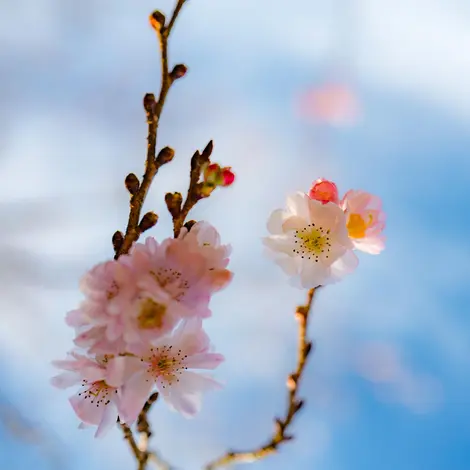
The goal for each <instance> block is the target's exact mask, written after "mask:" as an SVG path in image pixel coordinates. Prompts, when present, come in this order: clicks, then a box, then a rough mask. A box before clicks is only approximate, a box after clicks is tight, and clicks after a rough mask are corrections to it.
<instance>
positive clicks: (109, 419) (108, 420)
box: [95, 402, 118, 438]
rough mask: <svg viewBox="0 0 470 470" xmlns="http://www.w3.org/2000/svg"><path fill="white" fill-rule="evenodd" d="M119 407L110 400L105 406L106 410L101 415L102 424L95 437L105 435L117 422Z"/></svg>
mask: <svg viewBox="0 0 470 470" xmlns="http://www.w3.org/2000/svg"><path fill="white" fill-rule="evenodd" d="M117 416H118V414H117V408H116V405H115V404H114V403H113V402H110V403H109V404H108V405H106V406H105V407H104V412H103V414H102V416H101V421H100V424H99V425H98V429H97V430H96V433H95V437H96V438H100V437H103V436H104V435H105V434H106V433H107V432H108V431H109V430H110V429H111V428H112V427H113V426H114V425H115V424H116V420H117Z"/></svg>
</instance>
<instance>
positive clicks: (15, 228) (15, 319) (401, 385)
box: [0, 0, 470, 470]
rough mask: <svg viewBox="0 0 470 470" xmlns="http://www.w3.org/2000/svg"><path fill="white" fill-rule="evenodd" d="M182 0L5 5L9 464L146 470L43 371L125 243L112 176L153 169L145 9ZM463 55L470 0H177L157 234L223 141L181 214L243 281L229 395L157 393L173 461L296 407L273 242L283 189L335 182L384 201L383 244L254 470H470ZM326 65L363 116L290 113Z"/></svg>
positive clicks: (335, 314)
mask: <svg viewBox="0 0 470 470" xmlns="http://www.w3.org/2000/svg"><path fill="white" fill-rule="evenodd" d="M172 3H173V2H170V1H169V0H168V1H164V0H158V1H155V0H154V1H150V0H141V1H139V2H131V1H128V0H119V1H111V0H102V1H101V2H96V1H94V0H81V1H80V2H73V1H71V0H36V1H35V2H28V1H26V0H19V1H16V2H6V3H5V2H4V4H3V5H2V6H1V14H0V51H1V52H0V83H1V86H0V103H1V104H2V106H1V107H0V164H1V171H2V175H3V178H2V185H0V214H1V215H2V222H3V227H2V228H3V229H2V232H1V234H0V254H1V258H2V262H1V268H0V278H1V281H2V282H1V284H0V285H1V296H0V312H1V313H0V315H1V316H0V318H1V324H0V326H1V328H0V372H1V373H2V379H3V380H2V383H1V385H0V417H1V418H2V420H1V424H0V468H9V469H18V470H26V469H28V470H29V469H32V468H34V469H35V470H43V469H44V470H46V469H47V470H49V469H56V468H57V469H62V470H74V469H83V468H87V469H89V470H98V469H103V468H112V469H114V470H129V469H133V468H135V463H134V461H133V460H132V457H131V456H130V453H129V451H128V449H127V446H126V445H125V443H124V442H122V439H121V435H120V434H119V432H118V430H113V431H112V432H111V433H110V435H109V436H108V437H106V438H105V439H104V440H101V441H95V440H94V439H93V436H92V433H90V432H86V431H79V430H78V429H77V425H78V420H77V419H76V417H75V416H74V414H73V411H72V409H71V408H70V407H69V405H68V402H67V397H68V396H69V393H68V391H65V392H64V391H60V390H55V389H52V388H51V387H50V385H49V382H48V381H49V378H50V376H51V375H52V374H53V373H54V370H53V369H52V368H51V367H50V365H49V363H50V361H51V360H52V359H56V358H61V357H63V356H64V355H65V353H66V351H67V350H68V349H69V348H70V346H71V341H72V337H73V332H72V331H71V330H70V329H69V328H67V327H66V326H65V324H64V322H63V319H64V315H65V313H66V312H67V311H68V310H71V309H72V308H74V307H75V305H76V304H77V303H78V302H79V301H80V293H79V291H78V288H77V282H78V278H79V276H81V275H82V274H83V273H84V272H85V271H86V270H87V269H89V268H90V267H91V266H92V265H94V264H95V263H97V262H99V261H102V260H104V259H107V258H109V257H111V256H112V248H111V242H110V240H111V235H112V234H113V233H114V231H115V230H117V229H121V230H122V229H124V228H125V223H126V221H127V214H128V196H127V194H126V191H125V190H124V186H123V180H124V177H125V175H126V174H127V173H129V172H130V171H133V172H135V173H136V174H139V175H140V174H141V172H142V168H143V162H144V154H145V146H146V142H145V137H146V125H145V116H144V112H143V110H142V104H141V103H142V97H143V95H144V94H145V93H146V92H157V91H158V89H159V53H158V50H157V47H156V44H157V43H156V39H155V38H154V36H153V34H152V31H151V29H150V27H149V26H148V23H147V17H148V14H149V13H150V12H151V11H152V10H153V9H155V8H160V9H162V10H163V11H166V12H169V11H170V8H171V6H172ZM469 47H470V4H469V3H468V1H465V0H393V1H392V0H351V1H346V0H334V1H333V0H332V1H329V2H325V1H317V0H291V1H290V2H287V3H286V2H281V1H277V0H224V1H218V2H216V1H213V0H192V1H191V2H189V4H188V6H187V7H185V10H184V12H183V14H182V15H181V17H180V19H179V20H178V23H177V26H176V28H175V30H174V35H173V37H172V41H171V47H170V54H171V60H172V63H177V62H184V63H186V64H187V65H188V67H189V69H190V73H189V74H188V75H187V77H185V78H184V79H183V80H181V81H179V82H178V83H176V84H175V86H174V88H173V89H172V90H171V92H170V96H169V99H168V101H167V106H166V107H165V111H164V113H163V118H162V121H161V128H160V133H159V145H160V146H165V145H170V146H172V147H174V148H175V150H176V158H175V160H174V161H173V162H172V164H171V165H168V166H166V167H165V168H163V169H162V171H161V172H160V173H159V175H158V177H157V178H156V180H155V184H154V187H153V188H152V191H151V193H150V195H149V197H148V200H147V205H146V207H147V208H148V209H149V210H150V209H153V210H156V211H157V212H158V213H159V214H160V221H159V223H158V225H157V227H156V229H155V230H154V231H153V233H152V235H154V236H156V237H159V238H162V237H166V236H169V235H170V233H171V226H170V220H169V217H168V215H167V214H166V209H165V207H164V203H163V196H164V194H165V192H167V191H170V190H171V191H176V190H180V191H182V192H184V191H185V190H186V187H187V172H188V168H189V159H190V157H191V155H192V153H193V152H194V150H196V149H202V148H203V147H204V146H205V145H206V143H207V142H208V141H209V140H210V139H214V142H215V150H214V156H213V159H214V160H215V161H219V162H220V163H221V164H225V165H231V166H233V168H234V169H235V171H236V174H237V182H236V185H234V186H233V187H231V188H229V189H226V190H223V191H222V190H221V191H217V192H216V193H215V194H214V195H213V197H211V198H210V199H209V200H207V201H204V202H202V203H201V204H200V205H199V206H198V207H197V208H196V210H195V211H194V213H193V214H192V217H193V218H195V219H205V220H208V221H210V222H211V223H212V224H214V225H215V226H216V227H217V228H218V229H219V231H220V232H221V235H222V237H223V240H224V241H225V242H228V243H231V244H232V245H233V257H232V262H231V267H232V269H233V271H234V272H235V278H234V281H233V283H232V285H231V286H230V288H228V289H226V290H225V291H223V292H221V293H220V294H218V295H217V296H216V297H214V299H213V304H212V306H213V311H214V316H213V318H212V319H210V320H208V321H207V328H208V331H209V332H210V334H211V337H212V338H213V342H214V343H215V345H216V347H217V349H218V350H219V351H220V352H222V353H223V354H224V355H225V356H226V359H227V360H226V363H225V364H223V365H222V366H221V367H220V369H219V371H218V372H217V377H218V378H220V379H221V380H222V381H224V382H225V384H226V387H225V389H224V390H223V391H221V392H216V393H213V394H211V395H208V396H207V397H206V399H205V402H204V408H203V411H202V412H201V414H200V415H199V416H198V417H197V418H196V419H194V420H192V421H188V420H185V419H184V418H182V417H180V416H179V415H177V414H175V413H172V412H170V411H168V410H167V409H165V407H164V406H163V405H162V404H159V405H158V406H156V407H155V409H154V410H153V412H152V414H151V417H152V424H153V427H154V430H155V438H154V439H153V443H154V444H155V445H157V446H158V448H159V449H160V451H161V452H162V453H163V454H164V455H165V457H166V458H167V459H168V460H171V461H172V462H173V463H174V464H175V465H176V467H177V468H178V469H184V470H195V469H199V468H201V466H202V464H203V463H204V462H206V461H207V460H209V459H211V458H213V457H214V456H216V455H218V454H220V453H221V452H223V451H224V450H225V449H226V448H228V447H232V448H245V447H251V446H254V445H258V444H259V443H262V442H263V441H264V440H265V439H266V437H267V436H268V434H269V433H270V432H271V430H272V420H273V417H274V416H275V415H276V414H279V413H281V412H282V411H283V410H284V406H285V386H284V383H285V378H286V376H287V373H288V372H289V371H290V370H291V369H292V367H293V365H294V363H295V347H296V324H295V321H294V317H293V312H294V308H295V305H297V304H298V303H301V302H303V301H304V298H305V294H304V292H302V291H300V290H296V289H294V288H291V287H289V285H288V283H287V281H286V278H285V277H284V275H283V273H282V272H281V271H280V270H279V269H278V268H277V267H276V266H274V265H273V264H272V262H271V261H269V260H268V259H267V258H266V257H265V256H264V254H263V248H262V245H261V242H260V237H262V236H264V235H265V234H266V231H265V223H266V219H267V217H268V215H269V213H270V212H271V211H272V210H273V209H275V208H277V207H281V206H282V205H283V203H284V200H285V197H286V196H287V195H288V194H289V193H291V192H292V191H296V190H308V188H309V186H310V184H311V182H312V181H313V180H314V179H316V178H318V177H322V176H323V177H327V178H330V179H332V180H335V181H336V182H337V183H338V186H339V187H340V191H341V192H345V191H346V190H348V189H350V188H357V189H359V188H361V189H365V190H367V191H370V192H373V193H376V194H378V195H380V196H381V197H382V198H383V201H384V207H385V210H386V212H387V215H388V227H387V232H386V233H387V236H388V243H387V248H386V251H385V252H384V253H383V254H381V255H380V256H376V257H375V256H368V255H365V254H364V255H363V256H360V259H361V262H360V266H359V268H358V270H357V271H356V273H355V274H354V275H353V276H351V277H349V278H347V279H345V280H344V281H343V282H342V283H340V284H338V285H335V286H332V287H329V288H328V289H324V290H323V291H322V292H321V293H320V295H319V296H318V299H317V302H316V304H315V310H314V319H313V322H312V325H311V328H310V335H311V336H312V337H313V338H314V339H315V342H316V345H317V349H316V352H315V355H314V356H313V357H312V359H311V361H310V363H309V365H308V370H307V374H306V377H305V381H304V383H303V385H302V392H301V395H302V396H303V397H305V399H306V401H307V406H306V408H305V409H304V410H303V411H302V413H301V414H300V415H299V416H298V418H297V420H296V422H295V425H294V427H293V431H294V433H295V435H296V436H297V439H296V440H295V441H294V442H292V443H290V444H287V445H285V446H284V447H282V449H281V451H280V453H279V455H277V456H275V457H271V458H269V459H266V460H265V461H261V462H258V463H255V464H252V465H251V467H246V468H253V469H256V470H267V469H269V470H281V469H282V470H285V469H289V470H290V469H295V470H310V469H315V470H377V469H380V470H397V469H399V470H421V469H423V470H469V469H470V450H469V449H470V424H469V423H470V407H469V404H470V398H469V390H470V333H469V327H470V320H469V318H468V305H469V301H470V293H469V290H468V278H469V275H470V244H469V241H468V240H469V237H468V234H469V229H470V225H469V223H468V220H467V214H468V194H467V193H468V187H469V183H470V158H469V156H468V149H469V148H470V132H469V130H470V93H469V91H468V90H469V85H468V77H469V76H470V59H469V55H468V50H469ZM332 79H341V80H343V81H344V82H346V83H348V84H350V85H351V86H353V87H354V88H355V89H356V91H357V94H358V96H359V98H360V101H361V104H362V108H363V117H362V119H361V121H360V122H359V123H358V124H357V125H356V126H354V127H349V128H330V127H328V126H315V125H313V124H312V123H311V122H308V121H305V120H301V119H299V117H298V115H297V114H296V113H295V109H294V101H295V99H296V96H297V94H298V93H299V92H301V91H303V90H305V89H307V88H310V87H314V86H315V85H319V84H321V83H323V81H325V80H332ZM366 366H367V367H366ZM371 370H372V371H375V372H376V373H378V372H380V373H381V374H382V376H383V377H385V378H387V377H388V380H387V381H385V382H384V381H382V382H377V381H376V380H375V381H374V380H373V379H374V376H373V375H371V373H370V371H371ZM367 371H369V372H367ZM71 392H72V390H70V393H71ZM240 468H241V467H240Z"/></svg>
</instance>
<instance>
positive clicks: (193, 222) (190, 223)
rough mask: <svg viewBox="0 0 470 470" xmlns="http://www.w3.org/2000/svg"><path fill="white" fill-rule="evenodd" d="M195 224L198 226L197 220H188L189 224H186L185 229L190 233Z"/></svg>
mask: <svg viewBox="0 0 470 470" xmlns="http://www.w3.org/2000/svg"><path fill="white" fill-rule="evenodd" d="M194 224H197V222H196V221H195V220H188V222H186V223H185V224H184V225H183V227H185V228H186V229H187V230H188V232H189V231H190V230H191V229H192V228H193V225H194Z"/></svg>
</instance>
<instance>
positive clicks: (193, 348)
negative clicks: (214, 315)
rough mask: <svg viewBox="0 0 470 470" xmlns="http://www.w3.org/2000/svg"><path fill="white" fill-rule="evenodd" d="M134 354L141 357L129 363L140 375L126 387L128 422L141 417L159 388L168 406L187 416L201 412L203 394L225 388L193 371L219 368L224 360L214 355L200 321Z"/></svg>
mask: <svg viewBox="0 0 470 470" xmlns="http://www.w3.org/2000/svg"><path fill="white" fill-rule="evenodd" d="M131 352H132V353H134V354H135V355H136V356H137V357H127V358H126V361H128V362H130V363H133V364H132V366H129V367H132V368H134V370H136V372H134V374H133V375H131V376H130V378H129V379H128V380H127V381H126V382H125V384H124V386H123V388H122V411H123V413H124V415H125V418H126V419H127V420H128V421H134V420H135V419H136V418H137V416H138V414H139V412H140V411H141V409H142V407H143V406H144V403H145V401H146V400H147V398H148V397H149V395H150V393H151V391H152V389H153V388H154V387H155V386H156V388H157V389H158V391H159V393H160V394H161V395H162V397H163V398H164V400H165V401H166V403H167V404H168V405H169V406H170V407H171V408H172V409H174V410H176V411H179V412H180V413H182V414H183V415H184V416H186V417H192V416H194V415H195V414H196V413H197V412H198V411H199V409H200V407H201V399H202V394H203V392H205V391H208V390H211V389H216V388H220V387H221V385H220V384H219V383H218V382H216V381H215V380H214V379H212V378H211V377H208V376H205V375H202V374H199V373H196V372H193V371H191V369H215V368H216V367H217V366H218V365H219V364H220V363H221V362H222V361H223V359H224V358H223V356H222V355H221V354H216V353H213V352H210V342H209V338H208V336H207V334H206V333H205V332H204V331H203V329H202V320H201V319H200V318H192V319H190V320H185V321H183V322H182V323H181V324H180V325H179V326H178V328H176V330H175V331H174V332H173V333H172V334H170V335H167V336H165V337H162V338H160V339H159V340H157V341H155V342H153V344H152V345H150V346H148V345H143V344H141V345H140V347H136V348H134V349H133V350H132V351H131Z"/></svg>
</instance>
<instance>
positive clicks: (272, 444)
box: [204, 287, 318, 470]
mask: <svg viewBox="0 0 470 470" xmlns="http://www.w3.org/2000/svg"><path fill="white" fill-rule="evenodd" d="M316 290H318V287H317V288H316V289H310V290H309V291H308V296H307V303H306V304H305V305H299V306H298V307H297V310H296V313H295V316H296V318H297V321H298V323H299V340H298V351H297V366H296V368H295V371H294V372H293V373H292V374H291V375H289V377H288V380H287V388H288V390H289V394H288V402H287V409H286V412H285V415H284V417H283V418H276V419H275V421H274V422H275V431H274V433H273V435H272V436H271V438H270V439H269V440H268V442H267V443H266V444H264V445H262V446H260V447H258V448H256V449H253V450H249V451H229V452H227V453H226V454H225V455H223V456H222V457H220V458H218V459H216V460H214V461H212V462H210V463H209V464H207V465H206V466H205V467H204V469H205V470H215V469H217V468H220V467H226V466H229V465H233V464H236V463H249V462H254V461H256V460H259V459H262V458H264V457H266V456H268V455H270V454H273V453H275V452H276V451H277V449H278V446H279V445H280V444H282V443H284V442H287V441H290V440H292V439H293V438H294V436H293V435H291V434H288V433H287V431H288V428H289V426H290V424H291V423H292V421H293V419H294V417H295V415H296V414H297V413H298V412H299V411H300V409H301V408H302V406H303V404H304V402H303V401H302V400H301V399H299V398H298V396H297V392H298V389H299V383H300V380H301V378H302V374H303V372H304V369H305V365H306V363H307V358H308V355H309V354H310V352H311V350H312V343H311V342H310V341H309V340H308V339H307V327H308V320H309V315H310V310H311V307H312V303H313V297H314V294H315V291H316Z"/></svg>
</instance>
